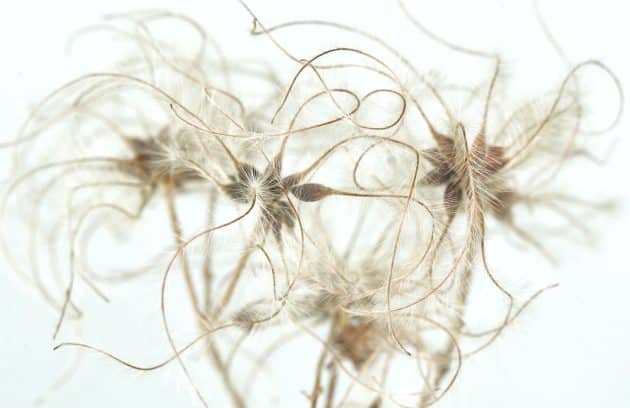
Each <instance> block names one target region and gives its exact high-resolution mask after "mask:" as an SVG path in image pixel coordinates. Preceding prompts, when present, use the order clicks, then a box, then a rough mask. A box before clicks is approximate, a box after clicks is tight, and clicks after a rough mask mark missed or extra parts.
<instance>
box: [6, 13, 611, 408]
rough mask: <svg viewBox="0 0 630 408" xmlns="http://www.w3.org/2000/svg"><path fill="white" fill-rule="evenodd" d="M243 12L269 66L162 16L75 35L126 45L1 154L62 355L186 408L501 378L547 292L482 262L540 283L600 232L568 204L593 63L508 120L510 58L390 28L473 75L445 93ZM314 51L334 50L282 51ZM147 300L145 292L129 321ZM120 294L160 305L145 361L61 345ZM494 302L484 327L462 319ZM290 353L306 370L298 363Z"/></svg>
mask: <svg viewBox="0 0 630 408" xmlns="http://www.w3.org/2000/svg"><path fill="white" fill-rule="evenodd" d="M243 6H244V11H245V12H246V13H248V14H247V15H248V18H250V19H251V20H252V21H253V28H252V29H251V32H250V33H249V35H251V37H252V38H249V39H248V41H253V42H255V43H257V44H258V43H261V42H263V43H265V44H267V45H269V46H270V50H271V51H270V52H275V53H276V54H275V55H274V57H276V56H277V55H281V56H282V57H283V58H275V59H274V60H273V63H270V62H269V61H266V60H265V61H262V60H261V61H255V60H254V61H252V60H251V58H250V59H245V58H243V56H241V57H239V56H232V55H228V53H226V52H225V49H224V47H223V44H222V41H220V40H217V39H215V38H213V37H211V36H210V35H209V34H208V33H207V32H206V31H205V29H204V28H203V26H202V24H201V23H199V22H197V21H195V20H194V19H192V18H190V17H188V16H185V15H180V14H176V13H171V12H165V11H138V12H133V13H128V14H118V15H110V16H108V17H107V19H106V20H105V21H104V22H103V23H100V24H98V25H96V26H93V27H88V28H87V29H85V30H82V31H81V32H79V34H77V38H75V41H79V40H80V41H81V42H88V41H89V40H90V39H91V38H92V36H96V35H99V36H103V35H104V36H111V37H112V38H113V39H115V41H117V42H118V43H120V44H125V45H126V46H125V47H122V46H121V50H123V51H122V52H121V54H123V55H120V56H118V57H117V58H116V59H115V60H114V61H113V63H112V68H111V69H108V70H103V71H98V72H91V73H87V74H85V75H83V76H81V77H78V78H76V79H73V80H71V81H69V82H67V83H66V84H63V85H62V86H60V87H58V88H56V89H55V90H53V91H52V92H51V93H50V94H49V95H48V96H46V97H45V98H44V99H43V100H41V101H40V102H39V103H38V104H37V105H36V106H35V107H34V109H33V111H32V112H31V114H30V115H29V117H28V119H27V121H26V122H25V123H24V125H23V126H22V127H21V129H20V132H19V134H18V135H17V136H16V137H15V139H14V140H11V141H8V142H6V143H4V144H3V147H4V148H6V149H11V151H12V153H13V163H14V173H13V176H12V179H11V180H10V183H9V185H8V187H7V190H6V192H5V194H4V196H3V201H2V214H1V216H2V228H3V230H2V246H3V250H4V253H5V255H6V256H7V259H8V260H9V261H10V263H11V265H12V266H13V267H14V269H15V271H16V273H17V274H18V275H19V276H21V277H22V278H23V279H24V280H25V281H26V282H27V283H28V284H29V285H31V286H32V287H33V288H34V289H35V290H36V292H37V293H38V295H41V298H42V299H43V300H44V301H45V302H46V303H47V304H49V305H50V306H51V308H52V309H53V310H54V311H55V313H56V316H57V319H56V320H55V322H54V323H55V325H54V330H53V333H52V334H53V336H54V341H55V345H56V349H58V348H62V349H68V352H69V350H70V349H71V350H74V351H75V352H79V353H85V354H90V353H97V354H102V355H105V356H107V357H108V358H110V359H112V360H114V361H116V362H117V363H120V364H122V365H124V366H126V367H128V368H129V369H130V370H139V371H152V370H159V369H166V367H170V366H175V365H179V368H178V370H181V373H182V375H184V376H185V378H186V380H187V381H188V382H189V384H190V389H191V390H192V391H194V393H195V395H196V401H195V402H196V403H198V404H200V405H205V406H223V405H222V404H227V405H229V404H231V405H233V406H235V407H245V406H261V405H259V402H257V401H260V400H259V398H262V397H256V395H263V396H265V395H266V397H268V395H267V394H269V393H270V392H271V391H268V392H267V391H265V390H269V389H271V388H272V387H271V385H270V384H271V383H273V381H274V375H273V372H274V371H278V370H279V371H280V372H282V373H287V372H292V371H291V370H294V371H296V372H299V373H301V374H300V375H302V376H303V377H304V379H305V380H306V382H305V383H304V385H303V386H302V388H300V389H288V388H287V387H285V386H281V387H280V388H279V389H280V392H279V393H278V396H277V398H278V400H279V401H283V400H284V399H285V398H288V400H291V398H293V397H291V396H293V395H297V396H299V401H301V403H302V404H303V405H304V406H311V407H337V406H365V407H380V406H405V407H406V406H421V407H427V406H430V405H433V404H437V405H438V406H439V405H440V400H441V399H442V397H443V396H444V395H445V394H446V393H447V392H448V391H449V390H450V389H451V387H452V385H453V384H454V383H455V381H456V379H457V378H458V375H459V373H460V370H461V367H462V365H463V364H464V363H465V361H466V359H467V358H468V357H470V356H472V355H474V354H477V353H479V352H481V351H484V354H486V353H487V354H491V353H492V352H491V350H487V349H488V348H489V347H490V346H491V345H492V344H493V342H494V341H495V340H496V339H497V338H498V337H499V336H500V335H501V334H502V333H503V332H504V331H506V330H508V329H509V328H510V326H512V325H513V324H515V322H516V321H517V318H518V317H519V316H520V315H521V313H522V312H524V311H525V309H526V307H527V306H528V305H530V304H531V303H532V301H534V300H535V299H536V298H537V297H538V296H540V295H541V294H543V293H544V292H546V291H547V290H548V289H551V288H553V287H554V286H555V285H554V284H553V283H552V284H547V285H541V286H536V283H535V282H531V283H530V284H529V286H528V288H527V289H526V290H524V289H523V285H519V287H518V289H517V288H516V287H515V286H514V285H511V283H513V282H514V281H515V280H520V281H522V280H523V279H522V275H521V276H519V277H517V279H514V276H512V275H516V274H518V273H519V272H518V268H517V267H514V265H511V264H510V263H508V264H500V263H499V262H496V264H497V265H501V266H495V262H494V261H493V260H494V259H495V257H494V254H495V252H494V251H493V246H494V244H495V243H496V242H499V247H500V246H501V244H500V243H507V244H510V243H511V244H514V246H515V247H516V248H515V253H516V254H517V255H516V256H519V257H522V259H524V260H527V259H534V258H541V259H544V260H547V261H549V263H550V264H551V265H553V264H555V261H556V260H557V257H558V256H557V254H556V250H555V248H557V245H558V242H560V243H562V241H567V240H563V238H566V237H567V236H574V235H584V236H588V235H589V230H588V228H587V225H585V220H587V219H590V218H591V216H592V215H593V214H597V213H601V212H603V211H604V210H606V209H608V208H609V207H610V205H609V203H608V202H606V201H603V199H601V198H600V197H595V199H593V198H591V197H589V196H588V195H585V194H582V193H585V192H586V191H587V190H588V188H586V187H584V186H580V188H578V189H575V186H576V183H574V182H573V183H572V182H571V180H574V179H575V177H579V175H578V174H579V173H580V172H583V171H585V170H584V169H585V168H588V169H589V170H587V171H599V172H605V169H604V170H602V169H599V168H598V166H597V165H598V164H601V163H602V162H603V161H604V160H605V157H602V156H601V155H600V150H601V149H600V150H598V146H602V145H603V146H609V145H610V143H611V141H610V139H609V138H607V136H608V134H610V133H613V132H612V130H613V128H614V125H615V124H616V122H617V121H618V119H619V116H620V115H621V109H622V107H623V95H622V94H621V87H620V85H619V81H618V79H617V77H616V76H615V74H614V73H613V72H612V71H611V70H610V69H609V68H608V67H607V66H606V65H604V63H602V62H600V61H596V60H589V61H584V62H579V63H575V64H569V65H568V66H566V67H564V68H563V75H562V76H561V77H560V78H559V79H558V80H557V81H556V82H555V83H554V85H553V86H551V87H549V88H548V89H545V90H543V91H542V92H539V93H537V94H535V95H528V96H526V97H521V95H517V96H516V97H510V94H511V91H510V89H511V88H510V86H511V85H512V84H513V83H514V82H517V81H518V80H519V78H508V77H507V76H505V75H503V73H504V72H503V70H504V65H505V63H504V62H503V59H502V58H501V56H500V55H498V54H493V53H489V52H482V51H478V50H472V49H468V48H466V47H463V46H460V45H457V44H454V43H452V42H449V41H448V40H446V39H444V38H442V37H441V35H442V34H445V35H446V34H448V33H439V34H436V33H433V32H431V31H429V29H428V28H427V27H425V25H424V24H423V23H422V22H421V21H420V20H419V18H418V17H417V16H416V14H415V13H414V12H413V11H412V10H410V9H408V8H407V6H406V5H405V4H404V3H401V4H400V8H401V10H403V14H402V15H401V18H402V19H404V20H403V21H402V22H404V23H405V24H407V26H406V28H405V29H406V30H409V33H410V34H409V35H412V36H417V37H418V38H424V39H425V40H428V42H432V43H433V45H434V46H435V47H436V48H438V49H442V50H446V51H447V52H450V53H452V54H454V55H457V56H458V57H459V58H468V59H470V61H471V64H472V63H474V64H477V65H478V66H480V67H482V71H483V72H484V74H483V75H481V76H480V77H479V78H476V79H474V80H472V81H470V82H467V83H461V82H457V81H453V82H450V81H449V80H446V79H437V75H435V72H433V73H431V72H432V71H431V70H432V69H433V68H432V67H431V66H430V61H426V60H425V62H424V64H425V65H424V66H421V65H420V64H416V63H412V62H411V61H412V59H408V58H407V57H405V56H403V55H402V53H399V52H398V51H397V48H396V46H395V44H390V43H388V42H386V41H385V40H383V39H381V38H380V37H379V36H378V35H377V34H375V33H373V32H368V31H364V30H361V29H359V28H354V27H352V26H351V25H345V24H343V23H340V22H332V21H323V20H305V21H289V22H284V23H281V24H278V25H275V26H267V25H265V22H264V21H261V20H260V19H259V18H258V16H257V15H256V14H254V12H253V11H252V10H251V9H250V8H249V7H248V6H247V5H246V4H243ZM165 23H168V25H164V24H165ZM160 28H161V29H162V30H160ZM167 28H168V29H167ZM179 30H181V31H182V32H186V33H187V34H188V37H189V41H187V42H186V46H185V47H184V46H183V45H182V42H179V41H178V40H177V38H178V37H177V36H172V35H171V34H172V33H173V32H178V31H179ZM314 30H315V31H314ZM316 30H321V32H322V33H331V32H332V33H336V34H337V35H348V37H347V38H348V42H347V44H345V43H342V44H341V45H339V46H336V47H330V48H323V49H322V48H320V49H319V50H318V51H314V52H311V53H308V52H305V51H302V50H299V49H293V48H292V47H289V46H286V45H285V41H287V39H288V38H290V36H291V35H295V34H298V33H300V32H301V31H304V32H305V33H313V32H317V31H316ZM545 32H546V33H547V34H548V35H549V36H550V35H551V34H550V31H549V30H546V31H545ZM215 34H216V35H217V38H218V39H220V38H221V37H220V33H215ZM302 35H308V34H302ZM340 38H345V37H340ZM350 39H352V40H350ZM549 39H550V42H553V43H555V40H554V39H553V38H549ZM357 42H359V43H361V44H362V46H360V47H359V46H355V44H356V43H357ZM225 45H228V46H229V43H227V44H225ZM587 72H591V73H592V72H597V73H600V74H601V73H603V74H604V76H603V78H605V79H603V80H602V83H603V84H604V83H605V85H603V86H608V84H609V83H610V84H612V86H613V87H614V88H615V89H616V90H617V92H618V100H612V101H609V102H610V103H609V105H608V106H599V105H598V109H601V110H604V111H606V112H609V111H614V110H616V109H618V113H617V114H616V118H615V119H614V123H613V124H612V125H611V126H608V127H607V128H606V129H604V130H601V131H599V130H593V129H587V128H586V126H585V125H584V123H585V120H586V119H588V114H590V113H591V112H590V111H591V110H592V109H591V107H590V105H589V104H588V102H589V100H588V98H587V93H586V92H585V91H584V76H585V75H584V74H585V73H587ZM515 100H516V102H515ZM587 107H588V108H589V109H587ZM576 164H577V165H576ZM567 180H568V182H567ZM578 185H579V183H578ZM572 189H573V190H572ZM586 194H587V193H586ZM541 225H544V226H546V227H547V228H541V227H540V226H541ZM488 237H493V240H492V244H493V245H490V243H489V242H488ZM503 248H505V246H503ZM497 257H500V254H497ZM497 259H498V258H497ZM156 282H157V283H156ZM143 286H145V287H150V288H152V291H151V292H147V290H142V293H141V294H138V295H137V297H135V295H134V292H133V290H135V289H134V288H139V287H143ZM476 287H479V288H485V289H482V290H480V293H483V295H480V296H475V288H476ZM119 291H120V292H119ZM117 293H124V294H125V295H124V296H132V297H133V298H134V302H136V301H137V302H138V303H142V302H144V301H145V299H144V298H145V297H147V293H152V294H154V296H151V297H150V299H146V302H147V303H150V304H151V305H156V304H159V305H160V308H159V313H158V312H157V310H156V309H155V308H153V309H151V310H153V311H154V312H156V313H155V317H156V322H157V324H159V328H160V330H161V331H162V332H163V334H164V335H163V336H156V338H155V339H154V340H152V342H154V343H156V344H162V345H163V346H164V348H163V349H162V351H163V353H162V354H160V355H157V356H156V357H155V358H156V360H157V362H155V363H153V364H146V365H144V364H143V363H140V362H138V361H136V360H134V358H133V356H129V355H126V356H122V355H119V354H117V353H114V352H112V351H110V350H108V347H107V345H106V344H102V343H99V342H98V341H97V340H93V339H98V337H93V336H92V337H90V336H89V335H88V334H85V335H84V336H85V337H86V338H88V339H92V340H89V341H86V340H85V339H83V338H74V337H72V336H76V335H75V334H74V332H73V331H72V330H71V328H73V327H76V326H77V325H80V324H81V323H82V322H84V321H85V320H90V319H91V313H90V309H92V308H94V307H96V306H94V303H93V302H92V299H93V298H94V297H96V298H100V301H102V302H104V304H106V305H107V306H108V307H109V306H110V305H111V306H114V305H115V303H116V298H117V295H116V294H117ZM488 299H491V300H488ZM484 302H491V304H492V307H491V310H492V313H489V314H484V315H483V316H480V315H479V314H478V313H477V314H475V313H476V312H475V310H476V309H475V308H476V306H477V305H478V304H484ZM127 313H130V314H133V310H128V311H127ZM118 335H119V336H121V337H122V338H127V337H128V336H129V335H128V333H126V332H124V331H121V332H120V333H118ZM126 341H128V342H129V343H130V344H132V343H133V341H134V340H133V338H127V340H126ZM291 344H300V347H301V348H303V350H309V351H308V352H304V351H303V352H299V353H298V354H295V352H294V351H293V353H294V354H291V353H292V352H291V347H292V346H291ZM195 351H196V352H195ZM199 355H203V356H204V357H207V359H206V358H199ZM208 366H209V367H210V368H211V372H212V373H213V374H212V375H213V376H216V381H215V382H216V384H215V382H213V383H212V385H210V384H211V383H210V381H209V380H208V379H207V378H206V376H207V375H208V372H209V370H206V368H207V367H208ZM304 373H306V374H304ZM401 377H404V378H406V379H407V380H406V381H404V382H400V381H397V380H396V379H399V378H401ZM213 378H215V377H213ZM288 383H290V382H287V384H288ZM410 384H411V386H410ZM217 390H220V392H219V391H217ZM221 401H222V402H221Z"/></svg>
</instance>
